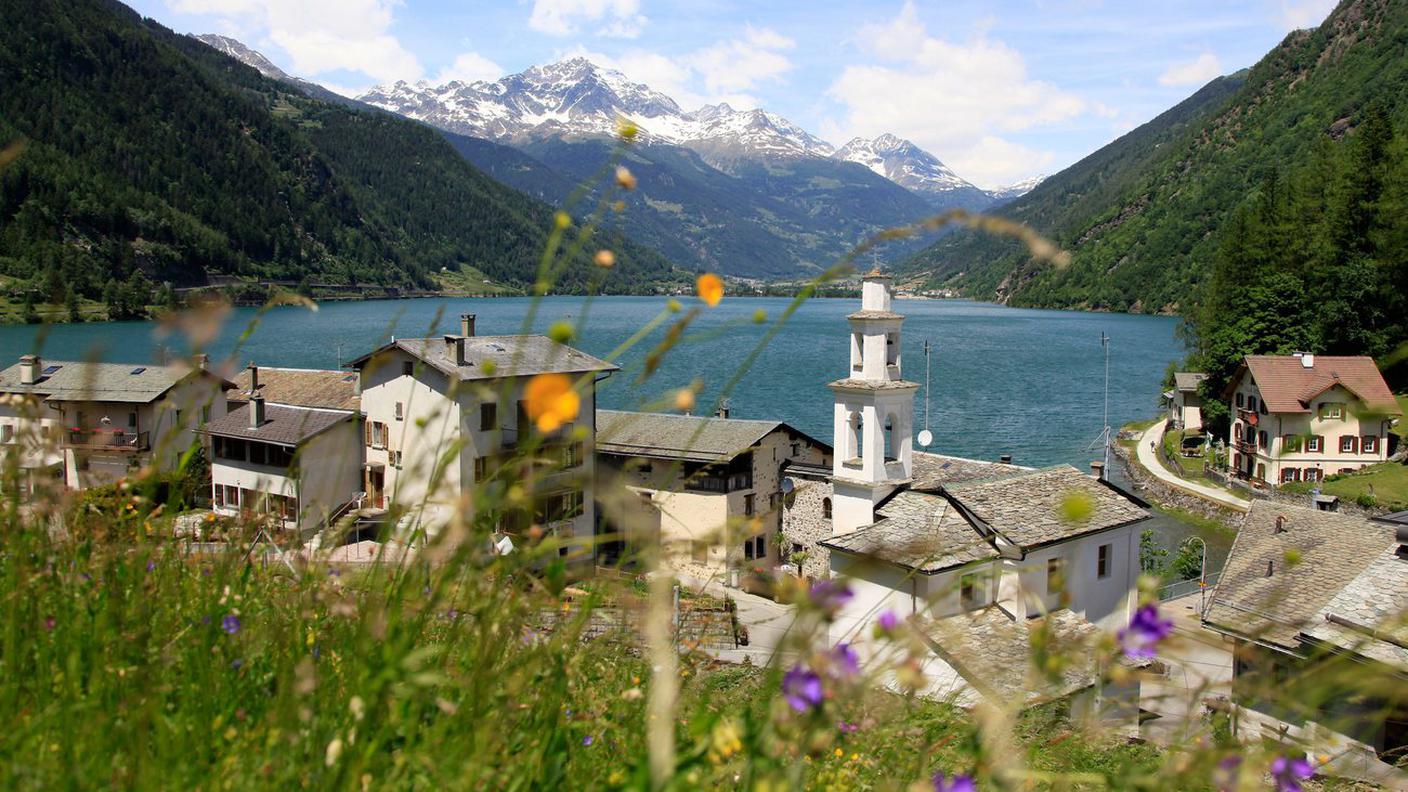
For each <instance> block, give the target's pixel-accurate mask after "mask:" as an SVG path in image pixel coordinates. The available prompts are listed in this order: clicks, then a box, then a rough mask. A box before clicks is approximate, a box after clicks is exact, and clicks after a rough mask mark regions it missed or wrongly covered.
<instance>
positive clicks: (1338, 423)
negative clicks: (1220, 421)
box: [1225, 353, 1402, 485]
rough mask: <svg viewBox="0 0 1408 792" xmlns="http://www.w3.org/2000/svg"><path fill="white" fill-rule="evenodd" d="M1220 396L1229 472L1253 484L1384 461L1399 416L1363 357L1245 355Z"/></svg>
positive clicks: (1299, 478)
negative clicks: (1226, 414)
mask: <svg viewBox="0 0 1408 792" xmlns="http://www.w3.org/2000/svg"><path fill="white" fill-rule="evenodd" d="M1225 395H1226V398H1227V399H1228V400H1229V401H1230V402H1231V404H1230V408H1231V413H1232V426H1231V436H1230V437H1229V438H1228V446H1229V447H1230V448H1231V449H1232V456H1231V460H1230V463H1231V468H1232V470H1233V472H1234V473H1235V475H1237V476H1238V477H1239V478H1242V479H1245V480H1248V481H1251V482H1253V483H1256V484H1270V485H1278V484H1285V483H1287V482H1291V481H1321V480H1323V479H1324V478H1325V476H1328V475H1332V474H1336V473H1349V472H1353V471H1355V470H1358V469H1359V468H1361V467H1364V466H1365V465H1372V464H1375V463H1378V462H1383V461H1385V460H1387V459H1388V457H1389V454H1390V453H1392V451H1391V449H1389V444H1390V443H1391V442H1393V433H1392V432H1391V431H1390V427H1392V426H1393V424H1394V422H1395V421H1396V420H1397V419H1398V417H1399V416H1400V415H1402V410H1400V409H1399V407H1398V404H1397V402H1396V401H1395V400H1394V397H1393V392H1392V391H1391V390H1389V387H1388V384H1387V383H1385V382H1384V378H1383V375H1382V374H1380V373H1379V369H1378V366H1376V365H1375V364H1374V361H1373V359H1372V358H1368V357H1330V356H1325V355H1312V354H1309V353H1297V354H1294V355H1248V356H1247V358H1246V359H1245V360H1244V361H1243V362H1242V365H1241V366H1240V367H1239V368H1238V369H1237V372H1236V374H1234V375H1233V377H1232V380H1231V382H1230V384H1229V385H1228V387H1227V391H1226V394H1225Z"/></svg>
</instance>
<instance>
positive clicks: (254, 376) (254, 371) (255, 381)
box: [249, 362, 259, 396]
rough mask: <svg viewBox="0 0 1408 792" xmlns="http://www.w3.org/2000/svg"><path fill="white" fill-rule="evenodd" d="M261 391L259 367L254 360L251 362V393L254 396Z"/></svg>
mask: <svg viewBox="0 0 1408 792" xmlns="http://www.w3.org/2000/svg"><path fill="white" fill-rule="evenodd" d="M258 392H259V367H258V366H256V365H254V363H253V362H251V363H250V364H249V395H251V396H253V395H254V394H256V393H258Z"/></svg>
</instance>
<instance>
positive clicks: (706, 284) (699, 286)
mask: <svg viewBox="0 0 1408 792" xmlns="http://www.w3.org/2000/svg"><path fill="white" fill-rule="evenodd" d="M694 292H695V293H696V294H698V295H699V299H701V300H703V301H704V304H705V305H708V306H709V307H711V308H712V307H714V306H715V305H718V304H719V300H722V299H723V298H724V282H723V280H722V279H720V278H719V276H718V275H715V274H714V273H712V272H706V273H704V274H703V275H700V276H699V280H697V281H695V282H694Z"/></svg>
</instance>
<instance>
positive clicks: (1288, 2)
mask: <svg viewBox="0 0 1408 792" xmlns="http://www.w3.org/2000/svg"><path fill="white" fill-rule="evenodd" d="M1334 7H1335V0H1281V7H1280V12H1279V13H1278V14H1277V21H1278V22H1280V23H1281V26H1282V27H1284V28H1285V29H1286V30H1300V29H1302V28H1313V27H1319V25H1320V23H1321V22H1324V21H1325V17H1327V16H1329V14H1330V11H1332V10H1333V9H1334Z"/></svg>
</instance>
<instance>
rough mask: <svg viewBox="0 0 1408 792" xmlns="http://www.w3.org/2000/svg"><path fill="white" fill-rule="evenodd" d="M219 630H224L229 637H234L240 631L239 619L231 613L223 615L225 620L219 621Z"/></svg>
mask: <svg viewBox="0 0 1408 792" xmlns="http://www.w3.org/2000/svg"><path fill="white" fill-rule="evenodd" d="M220 629H222V630H224V631H225V632H227V633H229V634H230V635H234V634H235V633H237V632H239V631H240V617H238V616H236V615H235V614H233V613H227V614H225V618H223V619H221V620H220Z"/></svg>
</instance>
